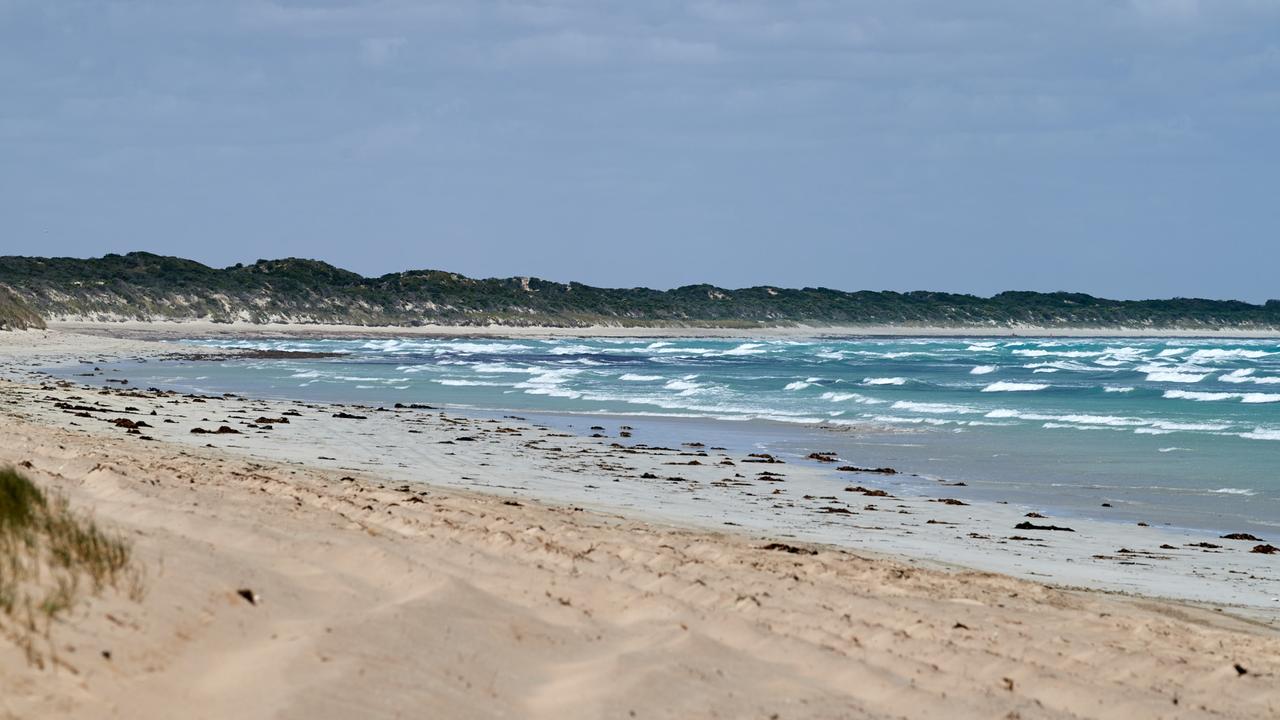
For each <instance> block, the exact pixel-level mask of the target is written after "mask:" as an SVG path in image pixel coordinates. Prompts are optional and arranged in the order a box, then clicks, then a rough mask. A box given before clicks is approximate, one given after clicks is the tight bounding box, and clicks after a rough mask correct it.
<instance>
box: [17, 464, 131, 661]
mask: <svg viewBox="0 0 1280 720" xmlns="http://www.w3.org/2000/svg"><path fill="white" fill-rule="evenodd" d="M107 588H112V589H116V590H123V591H125V592H127V593H128V594H129V596H130V597H132V598H134V599H140V597H141V594H142V592H143V573H142V569H141V566H140V565H138V564H137V563H135V562H134V560H133V555H132V545H131V544H130V542H129V541H128V540H127V539H126V538H125V537H124V536H122V535H120V534H119V533H117V532H113V531H110V530H107V529H104V528H102V527H101V526H99V525H98V523H97V522H96V521H95V520H94V519H93V518H92V517H91V516H89V515H87V514H84V513H82V512H78V511H76V510H74V509H72V508H71V505H70V503H69V502H68V500H67V498H66V497H65V496H64V495H62V494H60V493H56V492H48V491H46V490H44V489H42V488H41V487H40V486H38V485H36V484H35V483H34V482H32V481H31V480H30V479H29V478H28V477H27V476H26V475H24V474H22V473H20V472H18V471H17V470H15V469H13V468H0V629H2V630H4V634H6V635H8V636H9V637H10V638H11V639H12V640H14V641H15V642H16V643H17V644H18V645H19V646H21V647H22V648H23V649H24V650H25V651H26V653H27V656H28V659H30V660H31V661H32V662H33V663H35V664H42V654H41V653H40V652H39V651H38V649H37V647H36V643H35V640H36V638H38V637H40V636H41V635H44V636H47V634H48V629H49V626H50V625H51V624H52V623H53V622H54V621H56V620H58V619H59V618H61V617H63V616H64V615H66V614H67V613H69V612H70V611H71V610H72V609H74V608H75V607H76V605H77V604H78V603H79V602H80V601H81V600H83V599H85V598H86V597H90V596H95V595H99V594H101V593H102V592H104V591H105V590H106V589H107Z"/></svg>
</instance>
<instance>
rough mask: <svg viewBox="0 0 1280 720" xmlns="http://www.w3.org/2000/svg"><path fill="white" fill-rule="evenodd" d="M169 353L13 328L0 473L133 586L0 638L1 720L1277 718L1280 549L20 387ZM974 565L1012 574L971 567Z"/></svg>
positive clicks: (413, 431)
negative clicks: (99, 549) (56, 497)
mask: <svg viewBox="0 0 1280 720" xmlns="http://www.w3.org/2000/svg"><path fill="white" fill-rule="evenodd" d="M172 349H173V348H172V347H171V346H170V347H163V346H157V344H155V343H150V342H145V341H141V340H131V339H117V338H110V337H103V336H100V335H94V336H85V335H79V334H72V333H68V332H65V331H61V330H54V331H49V332H22V333H0V374H3V375H4V376H5V377H7V378H9V379H8V380H4V381H0V417H3V419H4V427H5V442H4V443H3V444H2V445H0V466H3V465H9V464H12V465H20V466H21V467H22V468H23V469H24V472H26V473H27V474H28V475H29V476H31V477H32V478H33V479H34V480H36V481H37V482H39V483H41V484H42V485H43V486H45V487H49V488H54V489H58V490H61V491H62V492H65V493H66V494H67V495H68V497H69V498H70V500H71V502H72V504H73V506H75V507H79V508H84V509H87V510H91V511H92V512H93V513H94V515H95V517H96V519H97V520H98V521H99V522H100V523H102V524H103V525H106V526H109V527H114V528H119V529H120V530H121V531H123V532H125V533H126V534H127V536H128V537H129V538H131V539H132V541H133V544H134V552H135V556H136V558H137V561H138V562H139V563H140V564H141V566H142V567H143V568H145V571H146V592H145V595H144V596H143V597H142V599H141V600H140V601H138V600H135V599H133V598H130V597H129V596H128V593H125V592H123V591H115V590H110V589H108V590H107V591H106V592H105V593H104V594H103V595H102V596H100V597H86V598H85V599H84V600H83V601H82V602H81V603H80V604H79V605H78V606H77V607H76V608H75V610H74V611H73V612H72V613H71V615H70V616H69V617H68V618H66V619H65V620H64V621H59V622H57V623H55V624H54V626H53V627H52V628H51V629H50V630H49V633H48V635H47V636H46V637H41V638H39V639H38V642H37V645H38V646H39V647H40V648H41V650H42V652H43V654H44V655H45V656H46V657H47V658H48V661H47V662H45V663H44V668H43V669H40V668H37V667H34V666H33V665H32V664H31V663H30V661H29V660H28V659H27V657H26V656H25V655H24V654H23V653H22V652H21V651H20V650H18V648H17V647H16V646H14V645H11V644H7V643H5V642H4V641H3V640H0V715H2V714H3V713H7V714H8V715H9V716H12V717H21V718H32V717H64V716H69V717H86V718H101V717H128V718H150V717H157V718H159V717H166V718H168V717H198V718H225V717H241V718H246V717H247V718H259V717H262V718H268V717H270V718H294V717H297V718H302V717H306V718H329V717H334V718H338V717H342V718H346V717H374V718H378V717H387V718H391V717H424V716H425V717H468V718H469V717H532V718H538V717H546V718H609V717H619V718H627V717H642V718H644V717H650V718H653V717H658V718H691V717H732V718H739V717H742V718H755V717H759V718H770V717H777V718H844V717H848V718H880V717H911V718H958V717H965V718H967V717H973V718H998V717H1022V718H1042V717H1044V718H1055V717H1064V718H1065V717H1099V718H1121V717H1123V718H1126V719H1129V718H1136V717H1142V718H1145V717H1259V718H1261V717H1276V716H1278V715H1280V634H1278V633H1277V631H1276V628H1275V623H1276V613H1275V612H1274V611H1273V609H1272V608H1271V606H1268V605H1267V603H1269V602H1272V600H1271V597H1268V593H1272V592H1275V591H1276V589H1277V585H1276V576H1277V567H1278V566H1280V561H1277V560H1276V559H1275V558H1276V557H1278V556H1266V555H1260V554H1253V553H1249V552H1248V549H1247V547H1246V546H1245V545H1242V544H1240V543H1234V544H1233V543H1231V542H1230V541H1220V542H1219V543H1217V544H1221V545H1224V546H1226V547H1223V548H1220V549H1219V550H1218V551H1214V552H1209V551H1207V550H1200V549H1197V550H1194V551H1192V550H1190V549H1188V548H1186V547H1185V543H1182V542H1181V541H1182V540H1184V539H1186V538H1183V537H1181V536H1178V535H1177V534H1176V533H1175V532H1174V531H1169V530H1163V529H1158V528H1136V527H1134V528H1120V527H1115V526H1113V525H1114V524H1108V523H1091V524H1082V523H1073V527H1074V529H1075V530H1076V531H1077V532H1075V533H1071V534H1070V535H1071V536H1072V537H1070V538H1065V537H1063V536H1065V535H1067V534H1066V533H1054V532H1040V531H1026V532H1025V534H1028V535H1031V534H1034V535H1036V537H1035V538H1034V539H1033V540H1031V541H1016V540H1010V539H1009V538H1010V537H1013V536H1014V533H1015V531H1014V530H1013V522H1014V521H1015V520H1017V519H1020V518H1021V514H1022V513H1021V512H1020V509H1018V508H1012V507H1008V506H994V507H987V506H982V507H978V506H974V505H969V506H953V505H949V504H946V503H939V502H934V501H935V500H937V499H939V498H941V497H944V496H945V494H944V493H942V492H941V491H940V493H939V497H938V498H883V497H867V496H864V495H863V494H861V493H859V492H845V491H843V489H841V490H840V491H839V492H831V490H832V485H831V483H830V480H829V477H827V476H829V474H830V471H829V470H823V469H821V468H816V467H801V466H799V465H793V464H786V465H768V464H756V463H748V462H746V461H747V460H749V458H746V457H744V456H742V455H741V454H735V455H733V456H732V457H728V456H726V455H725V454H724V453H720V452H718V451H713V450H711V449H709V448H696V447H681V448H669V449H655V448H648V447H637V446H638V445H641V444H642V443H637V442H632V441H630V440H628V441H627V442H619V440H620V438H618V437H617V436H616V435H613V436H611V437H606V438H590V437H584V436H569V435H566V434H565V433H560V432H556V431H554V430H552V429H549V428H542V427H537V426H535V425H533V424H531V423H528V422H525V421H522V420H518V419H512V418H504V419H494V420H487V419H483V418H469V417H465V416H460V415H458V414H455V413H440V412H437V411H435V410H427V409H414V408H400V409H394V408H388V409H384V410H379V409H376V408H369V409H366V408H358V407H345V408H338V407H332V406H319V405H305V404H300V403H293V402H288V401H278V400H271V401H268V400H257V399H246V398H236V397H225V398H199V397H189V396H181V395H176V394H168V393H154V392H149V391H146V390H142V389H138V388H132V387H130V386H128V385H126V384H123V383H120V384H118V385H116V386H113V387H108V388H103V389H99V388H85V387H82V386H78V385H75V384H72V383H66V382H54V381H51V380H49V379H47V378H44V377H42V376H41V375H39V374H38V373H37V372H36V371H37V369H38V368H40V367H45V366H48V365H50V364H52V363H54V362H67V361H69V360H74V359H87V360H91V361H93V360H101V361H106V360H109V359H116V358H126V357H135V356H142V357H155V356H157V355H161V354H164V353H167V352H171V351H172ZM121 379H123V378H121ZM153 411H154V413H155V414H154V415H152V414H151V413H152V412H153ZM294 413H296V414H294ZM341 413H345V414H347V415H356V416H359V417H356V418H344V417H334V415H335V414H341ZM260 417H261V418H266V419H269V420H276V422H258V418H260ZM120 418H124V419H128V420H130V421H132V422H137V421H142V422H144V423H145V424H146V426H144V427H139V428H135V430H136V431H137V432H136V433H132V434H131V433H130V431H129V429H127V428H124V427H120V426H117V425H116V424H115V422H114V421H115V420H117V419H120ZM280 418H287V419H288V420H289V422H287V423H280V422H278V420H279V419H280ZM166 421H168V422H166ZM224 425H225V426H227V427H228V428H231V429H233V430H237V431H238V432H236V433H224V434H193V433H192V432H191V430H192V429H193V428H201V429H206V430H216V429H217V428H219V427H221V426H224ZM267 426H270V429H267ZM616 430H617V428H610V429H609V432H610V433H611V434H612V433H615V432H616ZM601 434H604V433H601ZM468 438H469V439H468ZM637 439H639V438H637ZM615 443H617V445H619V446H620V447H614V444H615ZM703 453H706V454H705V455H704V454H703ZM725 459H728V460H729V461H730V462H732V463H733V465H727V464H724V463H723V461H724V460H725ZM695 461H696V462H697V463H698V464H697V465H689V464H688V463H690V462H695ZM675 463H680V464H681V466H679V467H677V466H676V465H675ZM762 472H776V473H779V475H780V476H781V477H780V478H771V477H769V476H762V475H760V473H762ZM646 474H648V475H653V476H654V477H652V478H646V477H644V476H645V475H646ZM739 476H741V477H739ZM677 478H678V479H677ZM824 478H825V479H824ZM874 480H875V478H872V477H866V476H862V475H861V474H851V475H850V478H849V483H848V484H849V485H850V486H856V485H862V486H869V487H874V485H875V483H874ZM824 483H825V484H824ZM835 487H841V486H839V485H837V486H835ZM817 488H824V489H825V490H824V491H825V492H826V493H828V495H825V496H824V495H820V494H818V492H819V491H818V490H817ZM775 490H781V491H783V492H782V493H781V496H782V497H784V498H785V502H783V501H775V500H774V498H775V497H776V496H775V495H774V491H775ZM806 495H808V496H809V497H807V498H806V497H805V496H806ZM766 496H767V497H768V499H769V500H768V502H764V501H763V500H762V498H763V497H766ZM787 503H789V504H790V506H789V507H786V504H787ZM774 504H780V505H784V507H783V508H776V507H773V505H774ZM868 505H873V506H875V509H867V506H868ZM817 514H821V515H823V516H824V518H825V519H826V520H827V521H828V522H825V523H814V522H813V521H812V519H813V517H814V516H815V515H817ZM725 518H733V520H732V522H734V523H735V524H734V525H725V524H724V522H726V520H725ZM802 520H803V521H802ZM929 520H933V521H934V522H933V523H930V522H928V521H929ZM1044 522H1053V521H1052V520H1046V521H1044ZM952 523H954V525H952ZM717 526H718V527H717ZM970 533H973V534H978V535H985V536H987V537H986V538H985V539H983V538H973V537H969V534H970ZM1147 533H1149V534H1147ZM1122 543H1123V545H1122ZM1161 544H1167V545H1170V546H1171V547H1174V548H1175V549H1169V550H1165V551H1160V550H1159V549H1158V548H1159V545H1161ZM1122 547H1124V548H1125V549H1131V550H1135V551H1137V553H1138V554H1139V555H1140V556H1139V557H1134V555H1132V554H1120V553H1118V550H1119V549H1120V548H1122ZM1097 555H1101V556H1102V557H1101V558H1098V557H1095V556H1097ZM992 558H994V559H992ZM1162 558H1163V559H1162ZM984 563H989V564H990V565H991V566H995V567H1000V568H1007V570H1008V572H1016V573H1019V574H1021V575H1022V576H1023V577H1022V578H1017V577H1013V576H1011V575H1009V574H999V573H992V572H986V571H983V570H974V569H966V568H965V567H957V566H956V565H961V566H968V567H971V568H980V567H982V566H983V564H984ZM1041 576H1045V580H1046V581H1047V582H1053V583H1055V585H1056V587H1050V586H1048V585H1046V584H1043V583H1042V582H1037V581H1035V580H1033V579H1028V578H1039V577H1041ZM1135 578H1136V579H1135ZM1071 585H1094V586H1097V587H1112V588H1116V589H1119V588H1127V589H1131V590H1136V591H1138V592H1143V591H1145V593H1146V596H1144V595H1136V594H1131V595H1118V594H1114V593H1106V592H1100V591H1096V590H1081V589H1068V588H1067V587H1066V586H1071ZM241 590H246V591H248V596H249V597H250V598H252V600H253V602H252V603H251V602H249V600H247V599H246V598H245V597H244V596H242V595H241V594H239V592H238V591H241ZM1183 590H1186V592H1185V593H1182V594H1183V595H1184V596H1185V597H1186V598H1187V599H1189V600H1196V601H1197V602H1196V603H1195V604H1192V603H1189V602H1177V601H1175V600H1169V599H1155V598H1153V597H1149V596H1150V595H1162V596H1167V597H1175V596H1177V595H1179V594H1180V591H1183ZM1215 601H1216V602H1215ZM0 622H6V620H4V619H3V617H2V616H0Z"/></svg>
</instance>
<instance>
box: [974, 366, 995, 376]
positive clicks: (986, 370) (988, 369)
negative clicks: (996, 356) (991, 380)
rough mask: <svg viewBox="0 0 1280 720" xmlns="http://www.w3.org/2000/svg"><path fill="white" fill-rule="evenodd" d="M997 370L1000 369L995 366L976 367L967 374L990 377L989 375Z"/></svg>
mask: <svg viewBox="0 0 1280 720" xmlns="http://www.w3.org/2000/svg"><path fill="white" fill-rule="evenodd" d="M999 369H1000V368H998V367H996V366H995V365H978V366H977V367H975V368H974V369H972V370H970V371H969V374H970V375H990V374H991V373H993V372H995V371H996V370H999Z"/></svg>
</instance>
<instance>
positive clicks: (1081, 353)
mask: <svg viewBox="0 0 1280 720" xmlns="http://www.w3.org/2000/svg"><path fill="white" fill-rule="evenodd" d="M1013 354H1014V355H1021V356H1023V357H1048V356H1050V355H1055V356H1057V357H1068V358H1087V357H1100V356H1101V355H1102V352H1101V351H1093V350H1014V351H1013Z"/></svg>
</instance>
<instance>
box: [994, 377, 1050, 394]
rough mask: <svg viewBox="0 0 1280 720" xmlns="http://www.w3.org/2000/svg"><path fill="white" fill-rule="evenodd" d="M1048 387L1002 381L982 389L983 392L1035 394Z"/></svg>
mask: <svg viewBox="0 0 1280 720" xmlns="http://www.w3.org/2000/svg"><path fill="white" fill-rule="evenodd" d="M1048 387H1049V386H1048V385H1041V384H1040V383H1017V382H1007V381H1004V380H1001V381H1000V382H993V383H991V384H990V385H988V386H986V387H984V388H982V392H985V393H989V392H1035V391H1037V390H1044V389H1046V388H1048Z"/></svg>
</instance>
